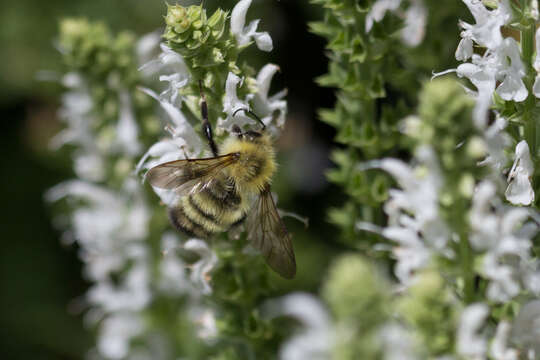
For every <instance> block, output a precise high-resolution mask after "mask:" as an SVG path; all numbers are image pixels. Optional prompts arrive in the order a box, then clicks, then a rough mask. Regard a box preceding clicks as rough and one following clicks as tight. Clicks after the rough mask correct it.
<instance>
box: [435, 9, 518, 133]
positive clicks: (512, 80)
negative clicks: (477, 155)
mask: <svg viewBox="0 0 540 360" xmlns="http://www.w3.org/2000/svg"><path fill="white" fill-rule="evenodd" d="M463 2H464V3H465V4H466V5H467V7H468V8H469V10H470V11H471V13H472V15H473V17H474V18H475V20H476V24H474V25H473V24H468V23H466V22H463V21H460V23H459V25H460V27H461V28H462V29H463V31H462V32H461V37H462V40H461V41H460V43H459V45H458V48H457V49H456V59H457V60H462V61H465V60H468V59H469V58H471V62H470V63H464V64H461V65H459V66H458V67H457V69H455V71H456V72H457V74H458V76H460V77H466V78H468V79H469V80H470V81H471V82H472V83H473V85H474V86H475V87H476V92H473V91H471V90H469V91H470V92H471V93H472V94H473V95H475V97H476V105H475V108H474V112H473V118H474V121H475V124H476V126H477V127H478V128H480V129H484V128H485V127H486V123H487V112H488V110H489V108H490V106H491V99H492V97H493V92H494V91H495V89H497V93H498V94H499V95H500V96H501V98H503V99H504V100H513V101H516V102H521V101H524V100H525V99H526V98H527V96H528V91H527V88H526V87H525V84H524V83H523V80H522V78H523V77H524V76H525V67H524V65H523V62H522V61H521V53H520V49H519V45H518V44H517V42H516V41H515V40H514V39H513V38H510V37H508V38H503V36H502V33H501V26H503V25H505V24H508V23H509V22H510V20H511V19H512V9H511V7H510V4H509V2H508V0H501V1H499V2H498V8H497V9H496V10H488V9H487V8H486V7H485V6H484V4H483V3H482V2H481V1H477V0H463ZM473 42H476V43H477V44H478V45H480V46H482V47H485V48H486V51H485V52H484V54H483V55H482V56H480V55H477V54H473ZM452 71H454V70H447V71H443V72H441V73H438V74H435V76H438V75H442V74H446V73H448V72H452ZM498 83H500V84H499V85H498V86H497V84H498Z"/></svg>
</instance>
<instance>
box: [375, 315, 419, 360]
mask: <svg viewBox="0 0 540 360" xmlns="http://www.w3.org/2000/svg"><path fill="white" fill-rule="evenodd" d="M380 336H381V339H382V343H383V346H384V360H416V359H419V357H418V355H417V354H416V351H415V348H414V347H415V345H416V344H415V339H414V337H413V336H411V333H410V332H409V331H408V330H407V329H406V328H404V327H403V326H402V325H400V324H398V323H388V324H385V325H384V326H383V328H382V329H381V331H380Z"/></svg>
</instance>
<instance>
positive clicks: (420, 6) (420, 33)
mask: <svg viewBox="0 0 540 360" xmlns="http://www.w3.org/2000/svg"><path fill="white" fill-rule="evenodd" d="M426 23H427V9H426V7H425V6H424V2H423V1H422V0H415V1H413V2H412V4H411V6H409V8H408V9H407V11H406V12H405V27H404V28H403V29H402V30H401V41H403V43H404V44H405V45H407V46H410V47H415V46H418V45H420V43H421V42H422V40H423V39H424V36H425V34H426Z"/></svg>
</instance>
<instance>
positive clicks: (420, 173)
mask: <svg viewBox="0 0 540 360" xmlns="http://www.w3.org/2000/svg"><path fill="white" fill-rule="evenodd" d="M416 159H417V160H418V161H419V165H418V166H417V167H416V168H412V167H410V166H409V165H407V164H406V163H404V162H402V161H401V160H397V159H383V160H375V161H371V162H368V163H366V164H363V165H362V166H360V169H361V170H366V169H371V168H380V169H382V170H385V171H387V172H388V173H390V174H391V175H392V176H393V177H394V178H395V179H396V181H397V182H398V184H399V185H400V187H401V189H391V190H390V191H389V195H390V198H389V199H388V201H387V202H386V203H385V204H384V211H385V213H386V214H387V215H388V226H387V227H386V228H383V229H378V228H377V227H375V226H373V225H372V224H366V223H362V222H359V223H358V224H357V227H358V228H360V229H363V230H367V231H375V232H378V233H380V234H381V235H383V236H384V237H386V238H388V239H390V240H392V241H394V242H396V244H397V245H396V246H395V247H394V248H393V249H392V252H393V255H394V257H396V259H397V260H398V261H397V264H396V269H395V273H396V276H397V277H398V278H399V280H400V281H401V283H402V284H405V285H408V284H410V281H411V279H412V276H413V275H414V273H415V271H417V270H418V269H421V268H422V267H424V266H425V265H427V264H428V262H429V259H430V258H431V255H432V253H434V252H436V253H440V254H442V255H443V256H447V257H451V256H452V252H451V251H450V250H449V249H447V247H446V245H447V242H448V238H449V230H448V227H447V226H446V224H445V223H444V221H443V220H442V219H441V218H440V217H439V200H438V195H439V194H438V193H439V189H440V188H441V186H442V178H441V174H440V170H439V165H438V161H437V159H436V157H435V154H434V152H433V150H432V149H431V148H429V147H420V148H418V149H417V151H416Z"/></svg>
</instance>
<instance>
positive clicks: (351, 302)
mask: <svg viewBox="0 0 540 360" xmlns="http://www.w3.org/2000/svg"><path fill="white" fill-rule="evenodd" d="M386 286H387V285H386V282H385V281H384V279H382V278H381V276H380V275H379V274H378V273H377V271H376V269H375V268H374V266H373V265H372V264H371V263H369V262H368V261H366V260H365V259H364V258H363V257H361V256H358V255H352V254H351V255H345V256H342V257H341V258H339V259H338V260H337V261H336V262H335V263H334V264H333V265H332V267H331V268H330V271H329V275H328V278H327V279H326V282H325V285H324V287H323V290H322V292H323V297H324V298H325V299H326V301H327V302H328V303H329V304H330V307H331V308H332V310H333V311H334V313H335V314H336V316H337V317H338V318H341V319H351V321H355V322H357V323H358V324H363V325H361V326H367V325H368V324H369V323H371V324H373V323H379V322H381V321H382V320H384V318H385V316H386V313H385V307H386V304H387V301H388V293H387V288H386ZM353 319H356V320H353Z"/></svg>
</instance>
